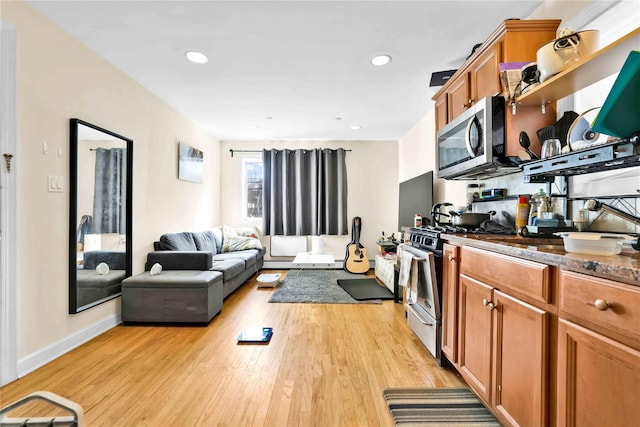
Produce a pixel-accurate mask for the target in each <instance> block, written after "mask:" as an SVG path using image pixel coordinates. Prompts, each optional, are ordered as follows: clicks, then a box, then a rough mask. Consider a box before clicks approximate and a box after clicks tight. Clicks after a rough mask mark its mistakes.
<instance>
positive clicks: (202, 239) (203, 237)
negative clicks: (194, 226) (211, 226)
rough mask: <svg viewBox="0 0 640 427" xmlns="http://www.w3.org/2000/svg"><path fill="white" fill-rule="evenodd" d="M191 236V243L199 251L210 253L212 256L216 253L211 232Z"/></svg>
mask: <svg viewBox="0 0 640 427" xmlns="http://www.w3.org/2000/svg"><path fill="white" fill-rule="evenodd" d="M191 235H192V236H193V241H194V242H195V244H196V248H197V249H198V250H199V251H207V252H211V253H213V254H214V255H215V254H216V253H218V248H217V246H216V238H215V236H214V235H213V231H199V232H192V233H191Z"/></svg>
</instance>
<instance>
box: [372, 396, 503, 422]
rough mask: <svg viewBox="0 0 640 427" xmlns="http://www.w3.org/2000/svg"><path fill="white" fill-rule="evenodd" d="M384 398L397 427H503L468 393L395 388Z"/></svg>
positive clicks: (478, 400)
mask: <svg viewBox="0 0 640 427" xmlns="http://www.w3.org/2000/svg"><path fill="white" fill-rule="evenodd" d="M383 394H384V398H385V400H386V401H387V405H388V406H389V410H390V411H391V416H392V417H393V422H394V423H395V425H396V426H397V427H402V426H411V427H416V426H425V427H427V426H433V427H436V426H439V427H443V426H447V427H471V426H476V427H500V423H499V422H498V421H497V420H496V419H495V418H494V417H493V415H491V413H490V412H489V411H488V410H487V409H486V408H485V407H484V405H483V404H482V402H480V399H478V398H477V397H476V395H475V394H473V392H471V391H470V390H468V389H464V388H395V389H386V390H384V392H383Z"/></svg>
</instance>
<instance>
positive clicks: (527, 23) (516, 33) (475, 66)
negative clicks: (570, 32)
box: [433, 19, 560, 130]
mask: <svg viewBox="0 0 640 427" xmlns="http://www.w3.org/2000/svg"><path fill="white" fill-rule="evenodd" d="M558 25H560V20H559V19H545V20H512V19H510V20H506V21H504V22H503V23H502V24H501V25H500V26H499V27H498V28H497V29H496V30H495V31H494V32H493V33H492V34H491V35H490V36H489V38H487V40H486V41H485V42H484V43H483V44H482V46H481V47H480V48H479V49H478V50H477V51H476V52H474V54H473V55H472V56H471V57H470V58H469V59H468V60H467V62H465V63H464V65H462V67H460V69H459V70H458V71H457V72H456V73H455V74H454V75H453V76H452V77H451V79H449V81H448V82H447V83H446V84H445V85H444V86H443V87H442V89H440V90H439V91H438V92H437V93H436V94H435V96H434V97H433V100H434V101H436V105H440V106H441V107H440V108H436V130H438V129H440V128H441V127H442V126H444V125H445V124H446V123H449V122H450V121H451V120H453V119H454V118H455V117H457V116H458V115H459V114H460V113H461V112H462V111H464V110H466V109H467V108H469V106H471V105H473V104H474V103H475V102H477V101H478V100H479V99H481V98H484V97H485V96H492V95H496V94H498V93H500V92H501V87H500V70H499V66H500V63H501V62H534V61H535V60H536V53H537V52H538V49H539V48H540V47H541V46H542V45H543V44H545V43H546V42H548V41H550V40H553V39H554V38H555V37H556V30H557V28H558ZM444 104H446V106H447V109H446V119H444V118H443V117H442V114H444V113H445V111H444V108H442V105H444Z"/></svg>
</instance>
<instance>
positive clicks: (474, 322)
mask: <svg viewBox="0 0 640 427" xmlns="http://www.w3.org/2000/svg"><path fill="white" fill-rule="evenodd" d="M492 290H493V288H492V287H491V286H487V285H485V284H484V283H482V282H479V281H477V280H474V279H472V278H470V277H467V276H464V275H463V276H460V324H459V327H460V331H459V334H460V335H459V343H460V354H459V357H460V359H459V364H460V374H461V375H462V377H463V378H464V379H465V380H466V381H467V383H468V384H469V385H470V386H471V388H473V390H474V391H475V392H476V393H477V394H478V395H479V396H480V397H482V398H483V399H484V400H485V402H487V403H488V404H489V405H491V400H492V399H491V364H492V363H491V362H492V360H491V357H492V355H493V353H492V351H491V339H492V333H491V332H492V329H493V323H492V322H493V317H492V316H491V311H489V309H488V308H487V306H486V305H485V304H484V303H483V302H484V301H491V291H492Z"/></svg>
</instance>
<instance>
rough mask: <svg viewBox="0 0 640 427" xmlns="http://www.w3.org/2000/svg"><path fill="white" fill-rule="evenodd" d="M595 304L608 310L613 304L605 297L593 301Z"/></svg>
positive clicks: (603, 309)
mask: <svg viewBox="0 0 640 427" xmlns="http://www.w3.org/2000/svg"><path fill="white" fill-rule="evenodd" d="M593 305H594V306H595V307H596V308H597V309H598V310H600V311H607V310H608V309H609V307H611V304H610V303H608V302H607V301H606V300H603V299H597V300H595V301H594V302H593Z"/></svg>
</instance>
